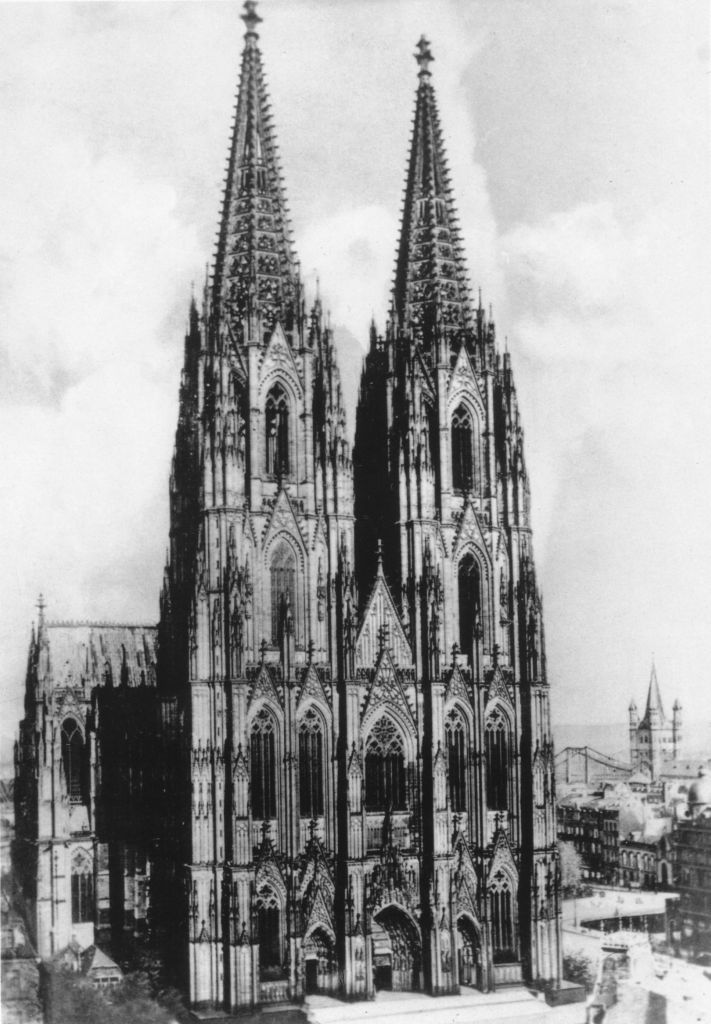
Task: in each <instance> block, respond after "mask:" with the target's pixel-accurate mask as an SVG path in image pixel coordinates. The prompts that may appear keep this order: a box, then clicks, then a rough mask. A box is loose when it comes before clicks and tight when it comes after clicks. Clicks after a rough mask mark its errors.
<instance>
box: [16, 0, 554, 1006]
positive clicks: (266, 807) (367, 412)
mask: <svg viewBox="0 0 711 1024" xmlns="http://www.w3.org/2000/svg"><path fill="white" fill-rule="evenodd" d="M255 8H256V4H255V3H254V0H247V2H246V3H245V10H244V14H243V19H244V23H245V26H246V35H245V40H244V48H243V52H242V64H241V73H240V83H239V91H238V97H237V104H236V113H235V121H234V126H233V131H232V138H231V143H230V151H229V160H228V166H227V174H226V182H225V192H224V200H223V206H222V214H221V221H220V230H219V236H218V246H217V253H216V256H215V261H214V265H213V268H212V274H211V277H210V278H209V280H208V281H207V282H206V285H205V288H204V291H203V295H202V300H201V305H200V308H198V305H197V303H196V302H195V301H193V302H192V303H191V306H190V314H189V329H188V333H187V336H186V338H185V355H184V367H183V372H182V378H181V384H180V412H179V420H178V426H177V431H176V442H175V452H174V457H173V464H172V471H171V477H170V520H171V522H170V538H169V557H168V562H167V566H166V569H165V576H164V583H163V589H162V594H161V605H160V623H159V626H158V631H157V635H156V633H155V632H154V631H153V630H152V629H151V628H148V627H113V626H110V627H99V626H96V627H74V626H64V627H62V626H52V625H51V624H49V623H47V622H45V621H44V611H43V610H42V609H41V610H40V622H39V626H38V632H37V636H36V637H33V640H32V645H31V650H30V665H29V669H28V675H27V702H26V714H25V720H24V722H23V725H22V730H21V740H20V744H19V748H18V759H17V790H16V796H17V806H18V849H19V850H20V851H24V852H21V857H24V858H26V861H25V863H26V867H25V870H24V873H23V885H24V887H25V891H26V893H27V894H28V897H29V899H30V903H31V906H32V908H33V911H34V915H35V923H36V929H37V936H38V942H39V943H40V947H41V952H42V953H43V955H44V954H45V953H47V952H49V953H51V952H52V951H53V950H57V951H58V950H61V949H62V948H63V947H64V946H65V944H66V943H68V942H76V943H78V944H79V945H80V946H81V947H82V948H83V949H84V948H86V947H89V946H93V945H95V944H96V942H97V940H99V939H101V937H102V935H103V934H104V932H103V929H106V935H107V937H110V938H111V941H112V942H116V941H117V940H118V939H119V938H121V937H123V938H124V939H128V940H130V939H131V938H134V937H136V936H137V935H140V934H141V932H142V931H146V930H148V929H150V930H151V931H152V934H153V937H154V938H155V940H156V941H157V942H160V943H161V944H162V948H163V950H164V955H165V957H166V960H167V962H168V963H169V964H171V965H172V967H173V969H174V970H175V972H176V974H177V976H178V978H179V979H180V981H181V984H182V985H183V987H184V989H185V990H186V992H187V995H188V998H189V1000H190V1003H191V1004H192V1005H193V1006H196V1007H223V1008H226V1009H228V1010H236V1009H240V1008H246V1007H253V1006H257V1005H262V1004H265V1003H279V1002H286V1001H290V1000H295V999H300V998H301V997H302V996H303V995H304V994H305V993H308V992H325V993H330V994H338V995H341V996H343V997H345V998H349V999H365V998H371V997H372V996H373V994H374V992H375V990H376V989H378V988H380V989H395V990H407V991H417V990H421V991H426V992H428V993H431V994H433V995H445V994H449V993H456V992H458V991H459V990H460V989H461V987H462V986H467V985H470V986H474V987H477V988H480V989H482V990H484V991H489V990H491V989H493V988H496V987H499V986H501V985H506V984H514V983H518V982H521V981H524V980H525V981H526V982H528V983H530V984H533V985H537V986H539V987H544V986H549V987H550V986H553V987H555V986H556V985H557V984H558V982H559V980H560V970H561V948H560V894H559V870H558V861H557V849H556V827H555V783H554V758H553V741H552V736H551V730H550V717H549V688H548V683H547V679H546V660H545V647H544V635H543V623H542V608H541V599H540V596H539V592H538V587H537V583H536V572H535V564H534V557H533V549H532V542H531V526H530V494H529V480H528V473H527V469H526V462H525V457H524V449H523V431H522V427H521V422H520V416H519V412H518V405H517V398H516V389H515V386H514V380H513V373H512V369H511V360H510V357H509V355H508V354H502V353H501V352H500V350H499V348H498V346H497V342H496V334H495V327H494V323H493V320H492V318H491V315H487V314H486V313H485V311H484V308H483V306H482V304H481V301H479V303H478V305H476V306H473V304H472V303H471V301H470V298H469V293H470V289H469V283H468V279H467V275H466V272H465V268H464V264H463V259H462V254H461V241H460V237H459V232H458V228H457V220H456V214H455V207H454V200H453V197H452V191H451V187H450V183H449V177H448V172H447V165H446V159H445V153H444V145H443V138H442V131H441V128H440V123H439V115H438V111H437V104H436V98H435V92H434V87H433V81H432V74H431V71H430V65H431V62H432V59H433V58H432V53H431V51H430V46H429V43H428V42H427V41H426V40H425V39H424V38H422V39H421V40H420V42H419V44H418V46H417V55H416V59H417V86H416V109H415V118H414V130H413V135H412V141H411V149H410V153H409V157H408V171H407V188H406V193H405V200H404V207H403V215H402V224H401V235H400V241H399V244H398V247H397V253H398V256H397V269H396V277H395V284H394V288H393V295H392V306H391V313H390V317H389V320H388V323H387V325H386V327H385V330H384V332H383V333H379V332H378V330H377V328H376V326H375V325H373V326H372V328H371V332H370V347H369V351H368V353H367V356H366V359H365V367H364V371H363V376H362V384H361V393H360V401H359V407H358V413H357V421H356V438H355V448H354V451H353V452H352V451H351V449H350V446H349V443H348V440H347V436H346V429H345V411H344V407H343V400H342V394H341V387H340V383H339V374H338V368H337V358H336V353H335V349H334V341H333V337H332V334H331V330H330V328H329V326H328V323H327V321H326V319H325V318H324V315H323V312H322V308H321V303H320V300H318V299H317V300H316V301H315V303H314V304H313V306H312V307H311V309H307V307H306V303H305V298H304V290H303V286H302V283H301V280H300V277H299V268H298V262H297V260H296V257H295V255H294V252H293V250H292V246H291V242H290V231H289V223H288V217H287V213H286V206H285V198H284V190H283V186H282V179H281V173H280V168H279V162H278V157H277V144H276V138H275V134H274V129H273V127H272V123H271V115H270V111H269V104H268V101H267V96H266V90H265V84H264V71H263V67H262V58H261V53H260V49H259V44H258V34H257V29H258V24H259V22H260V21H261V19H260V17H259V15H258V14H257V12H256V9H255ZM403 116H404V114H403Z"/></svg>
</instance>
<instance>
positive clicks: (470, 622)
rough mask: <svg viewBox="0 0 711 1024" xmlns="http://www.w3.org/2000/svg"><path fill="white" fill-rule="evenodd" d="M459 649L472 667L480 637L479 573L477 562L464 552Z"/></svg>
mask: <svg viewBox="0 0 711 1024" xmlns="http://www.w3.org/2000/svg"><path fill="white" fill-rule="evenodd" d="M458 582H459V649H460V650H461V652H462V653H463V654H466V655H467V657H468V658H469V664H470V665H471V666H472V668H477V669H478V666H477V665H475V653H476V652H475V643H476V642H477V640H478V639H481V636H482V635H483V633H482V621H481V574H480V572H479V563H478V562H477V560H476V559H475V558H474V556H473V555H472V554H471V553H470V554H466V555H465V556H464V557H463V558H462V560H461V562H460V563H459V571H458Z"/></svg>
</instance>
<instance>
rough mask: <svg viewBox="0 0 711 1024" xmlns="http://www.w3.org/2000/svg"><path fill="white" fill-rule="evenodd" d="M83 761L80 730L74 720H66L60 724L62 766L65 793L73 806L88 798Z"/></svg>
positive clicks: (82, 744)
mask: <svg viewBox="0 0 711 1024" xmlns="http://www.w3.org/2000/svg"><path fill="white" fill-rule="evenodd" d="M85 761H86V756H85V748H84V737H83V736H82V733H81V729H80V728H79V724H78V723H77V722H76V721H75V719H73V718H68V719H67V720H66V722H64V723H63V724H62V765H63V767H64V778H65V780H66V783H67V793H68V795H69V800H70V802H71V803H73V804H77V803H82V802H84V801H85V800H86V798H87V796H88V794H87V788H88V787H87V785H86V764H85Z"/></svg>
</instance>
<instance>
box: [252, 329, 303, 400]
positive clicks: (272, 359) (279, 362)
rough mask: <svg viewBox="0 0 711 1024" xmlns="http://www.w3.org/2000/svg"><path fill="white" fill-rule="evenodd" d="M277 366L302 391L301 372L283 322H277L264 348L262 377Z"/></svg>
mask: <svg viewBox="0 0 711 1024" xmlns="http://www.w3.org/2000/svg"><path fill="white" fill-rule="evenodd" d="M275 366H278V367H279V369H280V370H281V371H282V372H283V373H285V374H286V375H287V376H288V377H289V378H290V380H292V382H293V383H294V384H295V385H296V387H297V389H298V391H299V392H301V390H302V387H301V374H300V372H299V367H298V366H297V364H296V360H295V359H294V353H293V352H292V350H291V347H290V345H289V343H288V342H287V340H286V337H285V335H284V331H283V329H282V326H281V324H279V323H278V324H277V325H276V327H275V328H274V330H273V331H272V335H271V337H270V339H269V341H268V342H267V347H266V349H265V350H264V358H263V359H262V365H261V377H262V379H264V377H265V376H266V375H267V374H268V373H269V371H270V370H272V369H273V368H274V367H275Z"/></svg>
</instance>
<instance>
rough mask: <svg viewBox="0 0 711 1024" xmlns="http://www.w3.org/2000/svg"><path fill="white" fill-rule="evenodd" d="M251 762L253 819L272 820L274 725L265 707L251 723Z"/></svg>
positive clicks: (275, 806)
mask: <svg viewBox="0 0 711 1024" xmlns="http://www.w3.org/2000/svg"><path fill="white" fill-rule="evenodd" d="M250 759H251V768H252V816H253V817H254V818H258V819H266V818H275V817H276V813H277V795H276V725H275V722H274V719H273V717H272V716H271V715H270V714H269V712H268V711H267V710H266V708H262V709H261V711H259V713H258V714H257V716H256V717H255V719H254V722H253V723H252V732H251V742H250Z"/></svg>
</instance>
